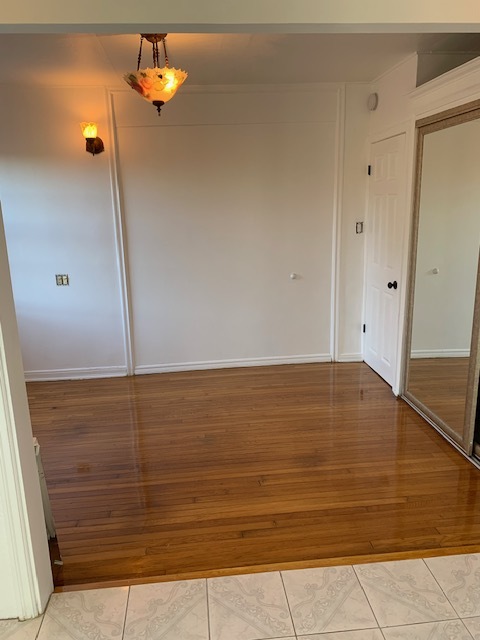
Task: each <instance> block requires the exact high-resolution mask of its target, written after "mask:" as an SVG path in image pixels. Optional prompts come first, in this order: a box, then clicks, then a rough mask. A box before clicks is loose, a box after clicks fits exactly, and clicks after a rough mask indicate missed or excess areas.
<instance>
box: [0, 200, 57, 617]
mask: <svg viewBox="0 0 480 640" xmlns="http://www.w3.org/2000/svg"><path fill="white" fill-rule="evenodd" d="M0 280H1V283H2V284H1V287H0V508H1V514H0V515H1V517H0V541H1V547H0V560H1V562H2V566H3V571H2V574H1V575H0V618H20V619H28V618H34V617H36V616H38V615H39V614H40V613H42V612H43V611H44V609H45V607H46V604H47V602H48V598H49V597H50V594H51V592H52V591H53V580H52V571H51V567H50V556H49V552H48V542H47V532H46V526H45V517H44V513H43V504H42V497H41V491H40V481H39V476H38V470H37V465H36V460H35V453H34V448H33V434H32V427H31V423H30V413H29V408H28V400H27V392H26V387H25V378H24V371H23V363H22V356H21V352H20V341H19V338H18V330H17V322H16V315H15V306H14V302H13V294H12V288H11V279H10V270H9V265H8V255H7V247H6V242H5V234H4V229H3V222H2V216H1V208H0ZM7 594H8V595H7Z"/></svg>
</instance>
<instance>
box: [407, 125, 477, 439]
mask: <svg viewBox="0 0 480 640" xmlns="http://www.w3.org/2000/svg"><path fill="white" fill-rule="evenodd" d="M479 147H480V120H471V121H469V122H463V123H461V124H457V125H455V126H452V127H448V128H444V129H441V130H436V131H432V132H430V133H427V134H425V136H424V138H423V162H422V175H421V190H420V201H419V211H418V240H417V256H416V270H415V284H414V301H413V318H412V329H411V352H410V362H409V366H408V380H407V391H408V392H409V394H411V395H413V396H414V397H415V398H416V399H417V400H418V401H419V402H420V403H421V404H422V405H424V406H425V407H426V408H427V409H429V410H430V412H432V413H433V414H435V415H436V416H437V417H438V418H439V419H440V420H441V421H442V422H443V423H444V425H446V426H447V428H448V431H449V432H450V435H451V436H452V437H454V438H455V439H456V440H457V441H458V442H459V443H462V441H463V439H464V438H463V436H464V425H465V406H466V399H467V389H468V384H467V383H468V372H469V361H470V343H471V338H472V323H473V315H474V304H475V294H476V276H477V265H478V254H479V239H480V154H479V153H478V149H479ZM455 436H458V437H455Z"/></svg>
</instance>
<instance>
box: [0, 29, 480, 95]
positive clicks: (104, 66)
mask: <svg viewBox="0 0 480 640" xmlns="http://www.w3.org/2000/svg"><path fill="white" fill-rule="evenodd" d="M477 40H478V38H477V36H476V34H473V35H472V34H470V35H468V34H464V35H461V34H459V35H452V34H450V35H449V34H438V35H436V34H429V35H422V34H176V33H175V34H170V35H169V36H168V38H167V45H168V51H169V56H170V63H171V65H172V66H176V67H181V68H184V69H185V70H187V71H188V73H189V78H188V83H189V84H195V85H197V84H200V85H202V84H258V83H292V82H294V83H304V82H369V81H371V80H373V79H375V78H376V77H378V76H379V75H380V74H382V73H383V72H384V71H386V70H387V69H389V68H391V67H392V66H393V65H395V64H396V63H397V62H399V61H400V60H402V59H404V58H405V57H407V56H408V55H410V54H412V53H413V52H415V51H430V50H435V51H440V50H441V51H446V50H467V49H470V48H472V47H474V46H475V47H476V46H477ZM138 45H139V37H138V36H136V35H101V36H96V35H83V34H73V35H72V34H70V35H67V34H64V35H58V34H57V35H8V34H5V35H0V83H21V84H25V83H28V84H32V85H56V86H60V85H66V86H93V85H107V86H110V87H114V86H123V82H122V76H123V74H124V73H126V72H127V71H130V70H132V69H135V68H136V62H137V53H138ZM149 47H150V45H149V44H148V43H145V45H144V58H143V62H142V66H151V52H150V50H149Z"/></svg>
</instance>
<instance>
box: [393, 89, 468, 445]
mask: <svg viewBox="0 0 480 640" xmlns="http://www.w3.org/2000/svg"><path fill="white" fill-rule="evenodd" d="M477 119H480V100H474V101H473V102H468V103H466V104H463V105H460V106H458V107H454V108H452V109H448V110H446V111H441V112H439V113H436V114H434V115H432V116H428V117H426V118H422V119H420V120H417V121H416V122H415V162H414V191H413V217H412V225H411V233H410V249H409V259H408V278H407V298H406V309H405V313H406V315H405V336H404V353H403V362H404V366H403V380H402V389H403V394H402V397H403V398H404V399H405V400H406V401H407V402H408V403H409V404H410V405H411V406H412V407H413V408H414V409H415V410H416V411H418V412H419V413H420V414H421V415H423V417H424V418H426V420H427V421H428V422H430V424H432V425H433V426H434V427H435V428H436V429H437V430H440V432H442V433H443V435H445V436H446V437H447V439H449V440H450V441H452V442H453V443H454V444H456V445H457V447H459V448H460V449H462V451H464V452H465V453H466V454H467V455H468V456H470V455H472V451H473V446H474V442H473V441H474V432H475V418H476V409H477V394H478V386H479V384H478V380H479V375H480V358H479V355H480V259H479V261H478V270H477V280H476V290H475V303H474V314H473V326H472V336H471V344H470V362H469V370H468V382H467V396H466V403H465V416H464V425H463V436H459V434H458V433H457V432H455V431H454V430H453V429H452V428H451V427H450V426H449V425H448V424H447V423H445V422H444V421H443V420H442V419H441V418H439V417H438V416H437V415H436V414H435V413H434V412H433V411H431V410H430V409H429V407H427V406H426V405H424V404H423V403H422V402H421V401H419V400H418V399H417V398H416V397H415V396H414V395H413V394H412V393H410V392H409V391H408V378H409V368H410V366H409V365H410V351H411V344H412V326H413V303H414V296H415V276H416V266H417V248H418V229H419V218H420V195H421V186H422V184H421V183H422V166H423V149H424V138H425V135H427V134H429V133H433V132H435V131H441V130H442V129H447V128H449V127H453V126H456V125H459V124H463V123H465V122H470V121H471V120H477Z"/></svg>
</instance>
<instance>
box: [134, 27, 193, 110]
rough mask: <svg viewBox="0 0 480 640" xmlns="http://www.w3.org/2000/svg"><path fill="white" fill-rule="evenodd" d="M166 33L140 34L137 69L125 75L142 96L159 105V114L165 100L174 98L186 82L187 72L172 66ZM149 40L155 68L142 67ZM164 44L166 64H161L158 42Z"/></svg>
mask: <svg viewBox="0 0 480 640" xmlns="http://www.w3.org/2000/svg"><path fill="white" fill-rule="evenodd" d="M166 37H167V34H166V33H142V34H140V49H139V51H138V62H137V70H136V71H130V72H129V73H126V74H125V75H124V79H125V82H127V83H128V84H129V85H130V86H131V87H132V89H135V91H137V92H138V93H139V94H140V95H141V96H142V98H144V99H145V100H147V101H148V102H151V103H152V104H153V105H154V106H155V107H157V111H158V115H160V109H161V108H162V107H163V105H164V104H165V102H168V101H169V100H171V99H172V98H173V96H174V95H175V93H176V92H177V89H178V88H179V87H180V86H181V85H182V84H183V83H184V82H185V80H186V78H187V75H188V74H187V72H186V71H182V69H175V67H171V66H170V62H169V60H168V55H167V45H166V43H165V39H166ZM144 40H147V42H150V44H151V45H152V57H153V68H150V67H146V68H144V69H140V64H141V62H142V47H143V41H144ZM159 43H161V44H162V52H163V56H164V66H163V67H161V66H160V51H159V46H158V44H159Z"/></svg>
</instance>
